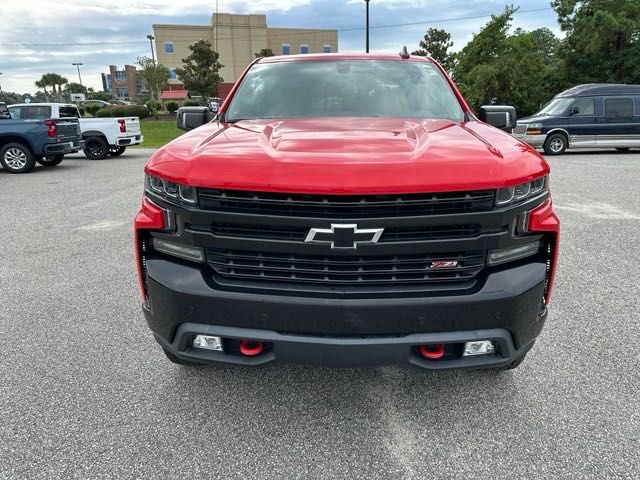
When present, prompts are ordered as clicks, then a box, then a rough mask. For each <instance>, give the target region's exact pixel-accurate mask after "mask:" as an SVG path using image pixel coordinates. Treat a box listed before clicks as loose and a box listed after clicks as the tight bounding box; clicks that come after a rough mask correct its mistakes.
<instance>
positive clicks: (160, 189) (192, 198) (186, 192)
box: [145, 175, 198, 205]
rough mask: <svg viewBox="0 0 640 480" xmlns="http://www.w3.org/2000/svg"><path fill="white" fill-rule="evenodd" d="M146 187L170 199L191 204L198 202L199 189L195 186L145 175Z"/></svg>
mask: <svg viewBox="0 0 640 480" xmlns="http://www.w3.org/2000/svg"><path fill="white" fill-rule="evenodd" d="M145 189H146V190H147V191H149V192H152V193H155V194H156V195H160V196H161V197H163V198H165V199H166V200H169V201H173V202H175V201H176V200H178V201H181V202H185V203H188V204H191V205H195V204H196V203H198V190H197V189H196V188H195V187H192V186H189V185H182V184H180V183H176V182H171V181H169V180H164V179H163V178H160V177H156V176H154V175H145Z"/></svg>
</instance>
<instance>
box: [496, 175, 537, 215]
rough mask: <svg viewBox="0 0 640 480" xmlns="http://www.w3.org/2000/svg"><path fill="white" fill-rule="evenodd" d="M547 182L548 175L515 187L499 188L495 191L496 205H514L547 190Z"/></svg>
mask: <svg viewBox="0 0 640 480" xmlns="http://www.w3.org/2000/svg"><path fill="white" fill-rule="evenodd" d="M548 183H549V177H547V176H544V177H540V178H537V179H535V180H534V181H532V182H527V183H521V184H520V185H516V186H515V187H507V188H499V189H498V192H497V193H496V205H497V206H499V207H504V206H507V205H516V204H518V203H523V202H525V201H527V200H529V199H531V198H534V197H537V196H539V195H542V194H543V193H546V192H547V190H548V188H549V187H548Z"/></svg>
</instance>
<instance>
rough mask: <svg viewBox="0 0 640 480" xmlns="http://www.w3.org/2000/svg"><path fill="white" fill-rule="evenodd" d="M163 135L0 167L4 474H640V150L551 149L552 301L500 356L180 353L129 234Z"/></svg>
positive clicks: (0, 443) (0, 453) (0, 439)
mask: <svg viewBox="0 0 640 480" xmlns="http://www.w3.org/2000/svg"><path fill="white" fill-rule="evenodd" d="M150 153H151V151H149V150H142V149H141V150H133V151H128V152H127V153H126V154H125V155H124V156H123V157H121V158H118V159H109V160H105V161H99V162H91V161H88V160H86V159H84V158H83V157H80V156H73V157H70V158H69V159H67V160H65V161H64V162H63V163H62V164H61V165H60V166H59V167H56V168H53V169H45V168H42V167H38V168H37V169H36V170H35V171H34V172H33V173H31V174H27V175H9V174H7V173H6V172H4V171H2V170H0V198H1V200H2V202H1V203H2V208H1V209H0V225H1V230H0V239H1V241H0V280H1V281H0V335H1V337H2V339H1V345H2V347H1V350H0V352H1V355H2V358H1V362H0V459H1V460H0V478H7V479H9V478H10V479H27V478H42V479H45V478H46V479H62V478H64V479H71V478H78V479H94V478H141V479H152V478H153V479H156V478H158V479H160V478H194V479H202V478H225V479H226V478H245V479H246V478H260V479H262V478H286V479H293V478H303V479H309V478H326V479H329V478H331V479H333V478H336V479H337V478H344V479H360V478H362V479H378V478H380V479H382V478H407V479H413V478H416V479H417V478H421V479H422V478H447V479H448V478H465V479H476V478H477V479H487V478H491V479H496V478H504V479H507V478H508V479H515V478H518V479H520V478H540V479H551V478H566V479H577V478H598V479H602V478H628V479H637V478H640V400H639V398H640V397H639V395H638V385H640V354H639V352H640V346H639V345H640V334H639V332H640V280H639V279H640V261H639V256H640V253H639V252H640V152H638V153H629V154H618V153H615V152H609V153H580V154H574V153H572V154H567V155H564V156H561V157H555V158H553V159H551V164H552V168H553V174H552V180H551V185H552V189H553V193H554V201H555V203H556V206H557V210H558V213H559V215H560V217H561V220H562V226H563V232H562V240H561V243H562V246H561V256H560V259H561V260H560V269H559V274H558V277H557V282H556V288H555V294H554V298H553V304H552V308H551V318H550V320H549V321H548V323H547V326H546V328H545V330H544V332H543V334H542V336H541V337H540V338H539V341H538V343H537V345H536V346H535V348H534V350H533V351H532V352H531V353H530V354H529V356H528V358H527V359H526V361H525V362H524V363H523V364H522V366H521V367H520V368H518V369H517V370H515V371H513V372H505V373H501V374H494V373H488V372H482V371H476V372H438V373H430V372H424V371H420V370H417V369H412V368H409V367H407V368H404V367H403V368H401V367H387V368H378V369H369V370H368V369H360V370H355V369H354V370H350V369H335V370H334V369H323V368H317V367H307V366H267V367H264V368H260V369H247V368H239V367H227V366H221V367H205V368H189V367H179V366H176V365H173V364H171V363H169V362H168V361H167V360H166V359H165V357H164V355H163V354H162V352H161V350H160V348H159V347H158V346H157V345H156V343H155V342H154V340H153V339H152V336H151V334H150V333H149V331H148V329H147V326H146V324H145V322H144V319H143V316H142V313H141V310H140V306H139V294H138V285H137V280H136V275H135V265H134V261H133V248H132V240H131V234H132V230H131V221H132V218H133V216H134V214H135V212H136V211H137V208H138V205H139V201H140V196H141V193H142V180H143V176H142V167H143V165H144V162H145V160H146V158H147V157H148V156H149V154H150Z"/></svg>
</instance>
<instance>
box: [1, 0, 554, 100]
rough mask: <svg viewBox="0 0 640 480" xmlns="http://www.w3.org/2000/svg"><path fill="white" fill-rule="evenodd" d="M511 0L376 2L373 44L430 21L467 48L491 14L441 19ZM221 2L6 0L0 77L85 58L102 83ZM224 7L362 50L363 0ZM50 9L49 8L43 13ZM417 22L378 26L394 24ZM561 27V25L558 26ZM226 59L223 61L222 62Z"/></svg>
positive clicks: (548, 18)
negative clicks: (157, 26)
mask: <svg viewBox="0 0 640 480" xmlns="http://www.w3.org/2000/svg"><path fill="white" fill-rule="evenodd" d="M510 3H512V1H510V0H448V1H447V0H372V1H371V4H370V10H371V25H372V27H373V28H372V30H371V45H372V49H373V50H377V51H386V52H398V51H400V49H401V48H402V46H403V45H407V47H408V48H409V49H410V50H412V49H415V48H416V47H417V45H418V42H419V40H420V39H421V38H422V36H423V35H424V31H425V30H426V28H428V27H432V26H433V27H439V28H445V29H446V30H447V31H449V32H450V33H451V34H452V37H453V40H454V42H455V48H461V47H462V46H464V44H465V43H466V42H467V41H468V40H469V39H470V38H471V36H472V34H473V33H477V32H478V31H479V30H480V29H481V28H482V26H483V25H484V24H485V23H486V21H487V20H488V19H486V18H478V19H473V20H455V21H443V20H446V19H455V18H460V17H469V16H477V15H487V14H491V13H500V12H501V11H502V10H503V9H504V6H505V5H506V4H510ZM215 4H216V1H215V0H124V1H120V2H116V3H113V2H104V1H102V2H99V1H97V0H58V2H54V3H53V4H52V2H51V0H20V1H11V0H0V16H1V18H2V19H3V22H4V25H10V28H3V29H0V71H1V72H3V75H2V76H1V77H0V81H1V82H2V88H3V89H4V90H9V91H16V92H19V93H24V92H33V91H34V90H35V86H34V81H35V80H36V79H38V78H39V77H40V76H41V75H42V74H43V73H46V72H57V73H60V74H61V75H64V76H65V77H67V78H68V79H69V80H70V81H77V78H78V77H77V72H76V70H75V67H73V66H72V65H71V63H73V62H82V63H83V64H84V65H83V66H82V79H83V82H84V83H85V84H86V85H88V86H91V87H93V88H96V89H101V88H102V84H101V79H100V73H101V72H106V71H107V70H108V66H109V65H110V64H114V65H119V66H122V65H124V64H126V63H128V64H131V63H134V62H135V60H136V58H137V57H138V56H142V55H149V43H148V41H147V39H146V35H147V34H148V33H151V32H152V28H151V26H152V25H153V24H154V23H178V24H201V25H206V24H208V23H209V22H210V19H211V14H212V13H213V10H214V9H215ZM548 6H549V2H548V0H527V1H526V2H524V1H523V2H522V8H523V9H532V8H544V7H548ZM219 9H220V11H221V12H229V13H265V14H267V22H268V24H269V25H270V26H273V27H309V28H312V27H317V28H337V29H339V48H340V50H341V51H362V50H363V49H364V2H363V1H362V0H254V1H252V2H247V1H246V0H219ZM43 12H46V14H43ZM413 22H420V23H419V24H417V25H406V26H395V27H393V28H375V27H378V26H383V25H389V24H403V23H413ZM514 25H516V26H522V27H524V28H528V29H533V28H537V27H539V26H548V27H553V28H556V22H555V17H554V15H553V12H551V11H549V12H541V13H539V14H521V15H518V16H517V17H516V19H515V21H514ZM556 31H557V29H556ZM223 63H224V60H223Z"/></svg>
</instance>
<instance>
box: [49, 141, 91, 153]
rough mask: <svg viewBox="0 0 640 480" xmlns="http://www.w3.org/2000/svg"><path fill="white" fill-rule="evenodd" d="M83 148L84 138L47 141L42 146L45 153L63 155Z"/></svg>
mask: <svg viewBox="0 0 640 480" xmlns="http://www.w3.org/2000/svg"><path fill="white" fill-rule="evenodd" d="M83 148H84V140H78V141H75V142H62V143H48V144H46V145H45V146H44V154H45V155H61V154H62V155H65V154H67V153H74V152H77V151H79V150H82V149H83Z"/></svg>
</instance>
